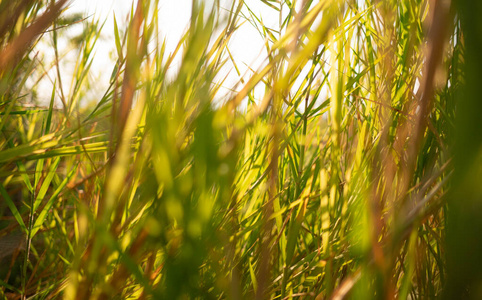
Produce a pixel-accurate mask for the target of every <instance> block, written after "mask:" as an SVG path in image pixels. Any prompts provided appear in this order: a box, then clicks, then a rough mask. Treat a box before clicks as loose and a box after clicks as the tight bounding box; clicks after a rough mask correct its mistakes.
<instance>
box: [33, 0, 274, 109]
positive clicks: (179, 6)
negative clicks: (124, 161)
mask: <svg viewBox="0 0 482 300" xmlns="http://www.w3.org/2000/svg"><path fill="white" fill-rule="evenodd" d="M191 1H192V0H175V1H174V0H159V8H160V11H159V20H160V23H159V29H160V31H161V35H162V36H165V37H166V39H167V51H168V52H171V51H172V50H174V48H175V46H176V45H177V42H178V41H179V39H180V37H181V36H182V34H183V32H184V31H185V29H186V27H187V24H188V23H189V19H190V16H191ZM213 2H214V0H206V1H205V3H206V4H212V3H213ZM245 2H246V4H247V5H248V6H249V7H250V8H251V9H252V11H253V12H254V13H257V14H258V15H261V16H262V19H263V22H264V23H265V24H266V25H268V26H273V27H274V28H277V27H278V25H277V24H278V14H277V13H276V12H275V11H274V10H273V9H271V8H269V7H268V6H266V5H265V4H263V3H262V2H261V1H259V0H246V1H245ZM230 3H231V2H230V0H222V6H223V7H225V8H226V9H229V8H230ZM131 5H132V0H102V1H99V0H72V1H71V5H70V8H69V10H68V12H70V13H81V14H82V15H83V16H85V17H87V16H91V18H94V19H100V20H105V19H107V21H106V23H105V25H104V28H103V29H102V35H101V39H100V41H98V43H97V44H96V48H95V53H96V54H95V58H94V62H93V64H92V67H91V73H92V75H91V76H92V77H91V78H94V80H95V82H96V86H95V87H92V90H93V91H92V92H91V93H90V95H86V97H87V98H90V100H91V101H95V100H96V99H95V98H97V97H98V96H100V95H102V92H103V91H105V89H106V88H107V85H108V82H109V78H110V75H111V72H112V68H113V66H114V64H113V62H114V59H115V55H112V54H113V53H115V43H114V25H113V24H114V21H113V20H114V19H113V16H114V14H115V16H116V20H117V22H118V24H119V27H120V28H122V27H123V25H121V24H125V20H126V19H127V16H128V14H129V12H130V9H131ZM243 12H245V13H246V15H248V14H247V10H246V9H243ZM89 20H92V19H89ZM81 30H82V26H81V24H76V25H73V26H72V28H68V30H67V31H66V32H67V36H75V34H78V33H80V32H81ZM263 45H264V41H263V40H262V38H261V37H260V35H259V33H258V32H257V31H256V29H255V28H254V27H253V26H252V25H251V24H249V23H248V22H245V23H244V24H243V26H241V28H240V29H239V30H238V31H237V32H236V34H235V35H234V36H233V38H232V40H231V43H230V45H229V46H230V51H231V53H232V55H233V57H234V59H235V61H236V62H237V63H238V67H239V68H240V70H241V73H242V74H244V72H246V70H248V67H247V66H248V65H249V66H251V67H252V68H254V69H256V68H257V67H258V66H260V65H261V63H262V62H263V60H264V58H265V57H266V55H265V54H264V53H263V47H264V46H263ZM62 47H67V43H66V42H65V43H63V44H62V43H60V44H59V48H60V49H62ZM47 49H48V47H47ZM72 53H75V51H72ZM49 55H50V58H52V56H51V55H52V54H48V53H47V54H46V57H49ZM70 59H72V60H74V59H75V56H73V55H72V57H70ZM64 60H66V61H68V60H69V56H66V58H65V59H64ZM229 67H230V68H232V67H231V65H229ZM64 68H65V70H63V72H65V73H67V74H66V75H65V76H63V77H65V78H67V80H65V82H63V86H64V89H65V90H68V82H69V81H70V78H69V77H70V76H69V74H68V73H69V70H68V67H67V66H65V67H64ZM63 72H62V73H63ZM53 73H54V72H52V71H51V72H50V73H49V74H51V78H55V75H53ZM229 74H230V75H229V77H228V80H227V81H226V84H225V85H227V86H226V88H230V87H231V86H230V83H232V82H236V81H237V79H238V77H237V74H236V72H235V71H234V70H232V71H231V72H230V73H229ZM66 82H67V83H66ZM51 86H52V85H51V83H48V82H46V83H43V84H41V85H40V86H39V90H40V91H42V90H45V91H44V92H42V94H44V93H45V94H46V95H49V92H46V91H51ZM227 91H228V90H226V92H227ZM41 98H42V97H41ZM46 100H47V99H46Z"/></svg>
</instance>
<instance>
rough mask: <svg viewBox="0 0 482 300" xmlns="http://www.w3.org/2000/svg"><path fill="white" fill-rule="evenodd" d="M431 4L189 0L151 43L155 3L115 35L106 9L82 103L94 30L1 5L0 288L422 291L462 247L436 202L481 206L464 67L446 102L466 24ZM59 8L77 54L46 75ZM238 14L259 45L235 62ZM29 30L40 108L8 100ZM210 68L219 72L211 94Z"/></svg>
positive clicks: (64, 293)
mask: <svg viewBox="0 0 482 300" xmlns="http://www.w3.org/2000/svg"><path fill="white" fill-rule="evenodd" d="M439 2H440V3H441V4H440V3H439V4H437V5H434V4H433V3H435V2H433V1H427V0H403V1H372V0H365V1H339V0H329V1H271V0H266V1H265V0H263V1H262V3H263V4H264V5H266V7H267V8H268V9H271V10H273V13H276V14H278V15H279V24H278V25H277V26H276V28H270V27H268V25H266V24H265V23H264V21H263V18H262V16H260V15H256V12H255V10H253V9H252V8H251V7H250V6H249V5H250V4H249V3H248V2H244V1H232V2H231V3H232V4H231V6H230V7H229V8H228V10H227V12H226V11H225V10H224V9H222V8H221V6H220V3H218V1H215V5H214V6H213V8H212V9H207V8H206V7H205V5H204V3H203V2H202V1H195V0H193V1H192V7H191V11H192V17H191V21H190V24H189V27H188V29H187V31H186V32H185V34H184V35H183V36H182V38H181V39H180V41H179V44H178V46H177V48H176V49H175V51H173V52H172V53H168V52H167V51H166V44H165V42H162V37H160V33H159V28H158V23H159V20H158V14H157V12H158V9H159V6H160V4H159V3H158V1H156V0H151V1H139V2H137V3H135V4H133V9H132V12H131V14H130V18H129V22H128V26H127V28H121V26H120V23H118V20H119V18H118V16H117V18H114V32H113V36H114V40H113V41H112V44H113V45H112V49H115V53H116V55H117V61H116V63H115V65H113V66H112V73H109V74H111V76H110V82H109V86H108V88H107V90H106V91H105V93H104V94H103V95H102V96H101V97H100V99H98V100H97V101H96V103H94V104H93V105H91V104H89V103H86V102H85V99H84V98H85V95H86V93H87V91H88V89H89V86H90V85H91V84H94V83H92V82H91V79H90V78H89V74H90V72H91V70H90V68H91V66H92V62H93V59H94V55H93V54H94V46H95V45H96V43H98V40H99V37H100V33H101V30H102V28H103V23H101V22H100V21H98V20H92V19H89V18H86V19H82V17H80V16H78V15H76V16H68V10H67V11H65V10H64V8H65V7H64V5H65V3H66V1H36V0H21V1H0V16H2V18H0V131H1V136H0V174H1V176H0V197H1V198H2V199H3V200H5V201H3V202H2V203H1V205H2V206H1V207H0V211H1V212H2V219H1V220H0V259H1V260H2V262H3V264H4V266H5V267H4V268H1V270H2V272H0V276H1V277H0V287H1V288H0V293H1V297H7V298H12V299H20V298H22V299H27V298H29V299H52V298H57V297H59V298H62V297H63V298H66V299H91V298H92V299H138V298H140V299H144V298H151V299H185V298H197V299H223V298H230V299H254V298H256V299H271V298H276V299H293V298H303V299H328V298H332V299H342V298H346V297H348V298H353V299H392V298H402V299H408V298H410V299H414V298H417V299H419V298H421V299H433V298H436V297H440V296H441V295H442V291H443V288H444V287H445V286H446V285H447V283H448V279H447V276H449V278H451V277H450V276H457V275H454V274H459V273H457V272H461V271H460V270H462V269H460V268H459V267H458V265H457V264H458V262H462V263H464V266H466V265H468V264H470V263H471V262H473V260H476V257H474V256H467V257H468V258H469V257H470V259H469V260H463V261H462V260H458V259H459V255H466V252H458V251H457V249H458V244H459V243H461V240H460V238H457V237H458V235H460V236H465V235H462V234H463V233H464V232H465V231H464V228H466V227H467V226H468V223H467V224H465V223H463V222H460V219H463V216H464V215H465V213H466V208H460V209H459V208H457V206H455V208H451V207H450V205H447V199H448V198H449V197H452V198H456V197H457V195H456V194H455V193H457V191H465V192H464V193H465V194H463V195H466V196H467V197H468V195H471V194H472V192H471V191H474V192H473V194H472V195H473V196H474V199H473V202H474V203H476V202H477V201H479V199H478V198H477V197H478V196H477V195H478V194H479V193H478V192H479V190H480V188H478V186H477V184H476V180H475V178H478V177H477V176H476V175H477V174H478V173H480V170H479V167H478V166H479V164H478V163H477V164H474V165H473V166H470V164H469V163H467V160H464V155H463V154H461V153H462V152H463V151H464V149H467V147H469V148H470V149H472V150H473V151H472V152H471V154H470V157H468V158H467V159H469V158H470V159H474V160H475V162H478V161H479V159H478V156H479V152H480V151H479V150H480V149H479V148H480V147H479V144H478V140H479V139H473V140H472V139H471V138H470V135H469V133H471V134H472V133H473V130H472V127H471V125H470V124H469V123H468V122H469V121H468V120H477V118H476V116H475V115H474V114H475V113H476V111H470V110H471V107H472V106H471V105H473V107H478V106H476V103H475V102H476V101H475V95H478V93H477V92H476V84H474V82H472V81H470V80H468V84H467V91H466V93H467V94H468V95H471V96H472V98H470V99H472V100H471V101H472V102H473V104H472V102H468V104H465V105H466V106H461V108H460V109H461V110H462V111H463V114H462V116H457V118H456V117H455V115H456V113H455V108H456V103H458V101H457V99H458V97H459V96H458V95H459V90H461V86H462V85H463V84H464V81H465V76H466V74H465V73H464V72H465V71H464V70H463V68H464V64H463V62H464V56H465V48H464V43H463V42H465V40H464V38H465V37H464V36H463V35H462V32H461V30H462V29H461V26H460V24H459V21H458V16H456V15H454V14H453V11H452V10H451V8H450V5H449V4H447V2H446V1H445V2H444V1H439ZM460 2H461V3H462V2H463V1H460ZM437 3H438V2H437ZM61 14H65V15H66V16H65V17H60V15H61ZM463 16H465V17H466V18H467V19H466V21H467V24H468V25H466V26H469V25H470V24H471V23H470V22H472V21H473V20H472V19H471V18H473V16H472V15H471V13H470V12H466V13H465V15H463ZM463 20H464V19H463ZM79 22H80V23H83V24H84V31H83V32H82V34H81V35H79V36H78V37H76V39H75V41H74V42H73V43H74V44H75V45H77V47H78V49H79V50H77V51H78V53H77V55H76V59H77V61H76V64H75V68H74V69H73V70H67V71H66V70H62V71H61V70H60V69H61V68H60V65H61V63H60V62H61V60H62V57H63V52H62V51H63V49H59V45H60V43H58V40H59V39H61V38H62V34H63V30H65V28H66V27H68V26H71V25H72V24H76V23H79ZM243 23H244V25H243V26H248V25H249V26H254V27H255V28H256V29H257V31H258V32H259V34H260V35H261V37H262V38H263V39H264V41H265V55H266V59H265V61H264V63H263V65H262V66H261V67H260V68H259V69H258V70H251V71H250V72H249V76H248V75H247V76H244V77H242V76H241V74H240V71H239V67H238V66H239V62H237V61H236V59H235V58H234V57H233V55H232V53H233V49H230V45H231V44H230V42H231V40H232V39H234V38H236V36H235V35H234V34H235V32H236V31H237V30H239V27H240V26H241V24H243ZM270 26H271V25H270ZM472 27H473V28H476V27H477V26H475V25H473V26H472ZM477 28H478V27H477ZM474 30H475V29H474ZM45 38H50V39H51V40H52V45H51V47H52V48H51V49H49V50H51V51H52V52H53V54H54V56H55V63H54V65H53V66H52V68H53V69H54V70H55V73H56V78H55V80H53V81H54V82H53V89H52V93H51V97H50V102H49V103H50V105H49V106H48V107H45V106H44V105H38V103H30V102H29V101H28V100H27V98H26V97H25V95H35V94H36V88H37V87H36V85H34V86H33V87H31V86H30V85H27V81H28V80H29V79H30V78H32V76H33V75H32V74H33V71H34V70H35V68H38V67H39V65H41V64H42V61H41V60H39V59H38V58H37V57H36V55H35V45H36V44H37V43H38V41H39V40H41V39H45ZM468 45H470V44H468ZM476 46H477V45H475V46H474V45H472V47H473V48H470V47H469V46H467V47H468V48H467V49H468V51H469V50H470V51H472V52H471V55H474V53H476V52H475V50H474V49H478V48H476ZM174 62H180V64H179V66H178V67H176V66H175V63H174ZM477 62H479V61H478V60H477ZM173 68H176V69H175V72H173V71H172V70H173ZM227 68H234V70H236V72H237V74H238V76H239V81H238V82H237V83H236V84H235V87H234V89H233V92H231V93H229V94H228V95H223V94H222V93H221V91H222V90H221V89H220V87H221V86H222V85H223V84H224V85H225V84H226V82H225V76H226V75H225V72H226V71H225V70H226V69H227ZM476 70H478V69H477V68H475V69H474V68H467V71H466V72H467V74H468V75H470V76H473V77H474V78H475V76H476V75H475V72H476ZM65 72H68V73H69V74H70V75H72V81H71V84H70V86H71V88H70V89H69V90H68V91H67V90H66V89H65V86H66V82H65V81H66V78H65V74H66V73H65ZM44 76H46V75H45V74H44ZM69 78H70V77H69ZM219 78H221V79H219ZM472 80H473V79H472ZM470 88H471V89H470ZM32 101H33V100H32ZM56 103H57V104H58V105H56ZM477 105H479V104H477ZM465 117H467V118H468V119H465ZM479 119H480V118H479ZM455 129H460V131H461V132H462V134H461V135H460V134H459V139H460V141H461V143H463V146H457V147H455V146H454V145H459V144H457V143H456V142H455V139H454V131H455ZM464 133H465V135H464ZM474 134H476V133H474ZM458 147H461V148H460V149H459V148H458ZM454 149H455V150H454ZM461 149H462V150H461ZM454 154H455V155H456V159H455V161H456V164H458V165H459V166H460V168H459V169H457V170H456V171H457V172H459V174H458V175H457V176H456V177H457V178H458V179H457V180H452V179H451V175H452V173H453V172H452V169H453V166H452V164H453V162H452V157H453V155H454ZM457 157H458V158H457ZM476 158H477V159H476ZM474 166H475V167H474ZM472 169H476V170H472ZM466 178H467V179H466ZM452 186H454V189H451V188H452ZM447 195H449V196H447ZM456 201H457V200H456V199H453V202H454V203H455V202H456ZM467 201H472V200H470V199H469V200H467ZM477 203H478V202H477ZM466 204H467V203H466ZM463 205H464V204H461V207H462V206H463ZM474 205H475V204H474ZM477 205H479V204H477ZM469 206H470V207H472V206H473V205H472V202H470V203H468V204H467V207H469ZM477 207H478V206H477ZM448 209H450V212H453V215H454V217H453V218H452V219H450V218H447V210H448ZM477 214H478V213H474V216H475V215H477ZM471 216H472V215H471ZM473 219H475V217H473ZM451 220H455V221H451ZM457 220H459V221H457ZM470 220H472V218H471V219H470ZM450 222H453V223H450ZM457 222H459V223H462V225H461V226H462V227H460V228H459V227H457V224H459V223H457ZM447 223H448V224H449V228H450V226H453V228H454V229H453V230H454V231H453V235H452V236H450V235H449V237H451V238H449V243H446V242H445V235H446V227H447V226H446V224H447ZM479 223H480V222H479ZM454 224H455V225H454ZM477 224H478V223H477ZM463 226H465V227H463ZM477 228H478V227H477ZM476 232H477V231H475V230H474V231H473V232H467V235H468V236H469V237H471V238H472V239H477V237H476V235H475V233H476ZM19 236H20V237H22V238H18V237H19ZM471 243H472V240H470V241H464V245H466V246H464V247H469V246H470V245H471ZM478 243H480V242H478ZM477 245H478V244H477ZM446 249H448V251H451V252H450V253H451V256H450V255H449V256H448V260H447V262H448V265H447V266H446V257H445V256H446V254H445V251H446ZM464 249H465V248H464ZM477 249H478V248H477ZM462 253H463V254H462ZM467 255H468V254H467ZM468 258H467V259H468ZM476 267H479V266H478V264H477V265H476ZM479 269H480V268H479ZM474 270H476V268H474ZM477 270H478V269H477ZM479 273H480V271H478V273H477V272H476V271H474V272H473V273H470V274H469V275H467V278H465V277H464V278H465V279H466V280H467V282H469V283H470V284H469V285H468V286H467V288H470V289H472V290H474V291H475V290H476V291H479V290H480V287H479V286H478V285H480V284H479V283H478V281H476V280H477V279H479V277H480V276H479V275H480V274H479ZM472 274H475V275H472ZM471 276H472V277H471ZM477 276H479V277H477ZM454 278H455V277H454ZM452 280H454V279H452ZM471 280H473V281H471ZM459 282H460V280H458V281H457V280H454V281H453V283H454V284H453V286H451V285H449V288H448V290H447V295H456V294H458V293H461V292H460V291H465V290H466V287H465V286H463V283H460V284H459ZM457 284H459V285H457ZM450 293H452V294H450ZM474 293H475V292H474ZM472 295H473V294H472Z"/></svg>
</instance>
